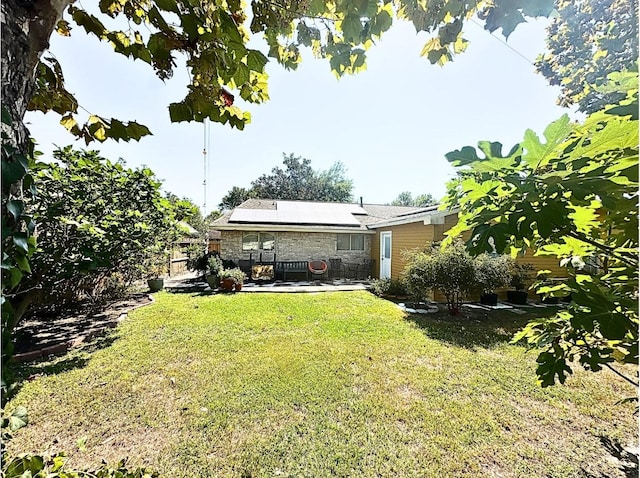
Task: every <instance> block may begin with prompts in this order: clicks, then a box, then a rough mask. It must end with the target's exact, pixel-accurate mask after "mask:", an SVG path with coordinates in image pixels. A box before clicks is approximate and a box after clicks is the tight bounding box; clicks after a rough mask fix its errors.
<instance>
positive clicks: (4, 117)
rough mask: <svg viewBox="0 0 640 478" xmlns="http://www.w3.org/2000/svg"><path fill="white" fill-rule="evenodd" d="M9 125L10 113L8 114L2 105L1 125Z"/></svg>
mask: <svg viewBox="0 0 640 478" xmlns="http://www.w3.org/2000/svg"><path fill="white" fill-rule="evenodd" d="M11 123H12V121H11V113H9V110H8V109H7V108H6V107H5V106H4V105H2V124H6V125H11Z"/></svg>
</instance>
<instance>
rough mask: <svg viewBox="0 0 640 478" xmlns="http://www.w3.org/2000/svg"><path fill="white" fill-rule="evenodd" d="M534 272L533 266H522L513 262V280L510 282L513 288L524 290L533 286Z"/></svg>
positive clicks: (526, 264)
mask: <svg viewBox="0 0 640 478" xmlns="http://www.w3.org/2000/svg"><path fill="white" fill-rule="evenodd" d="M533 271H535V268H534V267H533V265H532V264H529V263H525V264H520V263H517V262H515V261H513V262H512V263H511V271H510V273H511V280H510V282H509V283H510V285H511V287H513V288H514V289H515V290H524V289H525V288H526V287H527V286H528V285H531V281H532V279H533Z"/></svg>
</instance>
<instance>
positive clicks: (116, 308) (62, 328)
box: [13, 293, 153, 362]
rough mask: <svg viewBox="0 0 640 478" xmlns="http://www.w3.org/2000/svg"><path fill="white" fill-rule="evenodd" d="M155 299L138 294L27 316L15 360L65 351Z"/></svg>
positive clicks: (16, 342)
mask: <svg viewBox="0 0 640 478" xmlns="http://www.w3.org/2000/svg"><path fill="white" fill-rule="evenodd" d="M152 302H153V299H152V298H151V296H150V295H149V294H144V293H138V294H132V295H130V296H129V297H127V298H126V299H123V300H119V301H117V302H112V303H109V304H104V305H102V306H96V305H95V304H90V303H84V304H80V305H79V306H78V307H74V308H73V309H70V310H64V311H57V312H55V313H40V314H37V315H34V316H30V317H28V318H25V319H24V320H23V321H22V322H21V323H20V324H19V325H18V327H17V328H16V330H15V332H14V336H15V339H14V346H15V349H14V357H13V360H14V361H16V362H27V361H30V360H34V359H36V358H39V357H43V356H47V355H51V354H59V353H64V352H66V351H67V350H69V349H70V348H72V347H76V346H79V345H81V344H83V343H85V342H87V341H89V340H91V339H93V338H95V337H98V336H100V335H102V334H104V333H105V332H106V331H107V330H108V329H111V328H113V327H115V326H116V325H118V323H119V322H120V321H122V320H123V319H124V318H125V317H126V316H127V313H128V312H130V311H131V310H133V309H136V308H138V307H141V306H143V305H147V304H151V303H152Z"/></svg>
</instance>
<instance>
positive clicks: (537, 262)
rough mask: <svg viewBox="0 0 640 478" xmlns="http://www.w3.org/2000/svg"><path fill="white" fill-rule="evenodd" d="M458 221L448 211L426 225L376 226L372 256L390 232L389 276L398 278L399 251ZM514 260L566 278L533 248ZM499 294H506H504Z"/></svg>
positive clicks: (435, 237)
mask: <svg viewBox="0 0 640 478" xmlns="http://www.w3.org/2000/svg"><path fill="white" fill-rule="evenodd" d="M457 221H458V215H457V214H451V215H449V216H446V217H445V220H444V224H429V225H425V224H423V222H422V221H418V222H414V223H410V224H401V225H396V226H389V227H384V228H379V229H376V235H375V237H374V238H373V240H372V248H371V253H372V258H373V259H377V260H380V233H381V232H386V231H391V241H392V242H391V251H392V252H391V254H392V256H391V278H393V279H399V278H400V276H401V274H402V271H403V270H404V268H405V266H406V261H405V260H404V258H403V254H402V252H403V251H409V250H413V249H424V248H425V246H427V245H428V244H429V243H431V242H433V241H442V240H443V239H444V237H445V235H444V234H445V232H446V231H448V230H449V229H451V228H452V227H453V226H454V225H455V224H456V223H457ZM470 235H471V233H470V232H466V233H464V234H463V235H462V239H463V240H465V241H466V240H468V239H469V237H470ZM516 261H517V262H519V263H529V264H532V265H533V267H534V268H535V270H536V271H538V270H550V271H551V276H552V277H567V271H566V269H565V268H564V267H561V266H560V264H559V261H558V259H557V258H555V257H547V256H534V255H533V251H532V250H528V251H527V253H526V254H524V255H521V256H518V258H517V259H516ZM374 272H375V274H372V275H373V276H374V277H380V268H379V267H376V270H375V271H374ZM505 290H506V289H505ZM503 292H504V291H503ZM502 295H506V293H505V294H502Z"/></svg>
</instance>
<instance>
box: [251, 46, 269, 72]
mask: <svg viewBox="0 0 640 478" xmlns="http://www.w3.org/2000/svg"><path fill="white" fill-rule="evenodd" d="M268 61H269V59H268V58H267V57H266V56H264V55H263V54H262V52H260V51H258V50H247V66H248V67H249V69H250V70H252V71H258V72H260V73H262V72H263V71H264V66H265V65H266V64H267V62H268Z"/></svg>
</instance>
